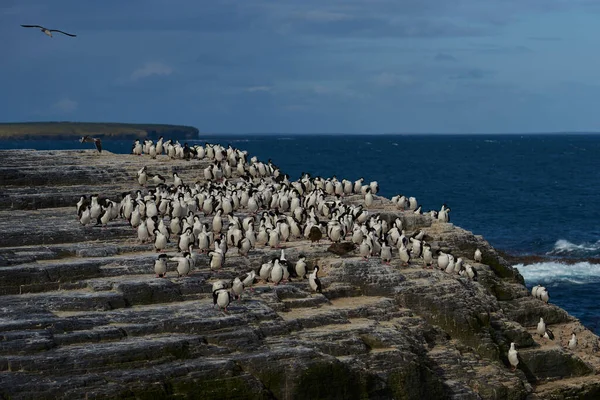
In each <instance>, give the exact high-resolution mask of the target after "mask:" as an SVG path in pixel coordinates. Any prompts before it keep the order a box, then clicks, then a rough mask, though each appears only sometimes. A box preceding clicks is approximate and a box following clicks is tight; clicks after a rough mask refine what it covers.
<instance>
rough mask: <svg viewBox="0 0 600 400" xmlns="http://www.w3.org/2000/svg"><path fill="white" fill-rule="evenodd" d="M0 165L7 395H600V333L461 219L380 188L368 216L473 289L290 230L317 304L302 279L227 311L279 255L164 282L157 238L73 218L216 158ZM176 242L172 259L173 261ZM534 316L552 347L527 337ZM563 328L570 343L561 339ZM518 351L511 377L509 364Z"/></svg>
mask: <svg viewBox="0 0 600 400" xmlns="http://www.w3.org/2000/svg"><path fill="white" fill-rule="evenodd" d="M0 157H1V159H2V160H3V162H2V165H1V166H0V187H1V192H0V230H1V232H2V235H1V236H0V296H1V297H0V309H1V310H2V313H1V314H0V354H2V357H1V358H0V370H1V371H2V374H0V396H2V397H3V398H11V399H21V398H31V399H51V398H52V399H54V398H65V399H74V398H88V399H92V398H165V399H170V398H173V399H174V398H199V399H221V398H229V399H317V398H319V399H341V398H344V399H346V398H347V399H367V398H369V399H392V398H394V399H413V398H415V399H416V398H419V399H421V398H427V399H447V398H457V399H458V398H459V399H479V398H484V399H566V398H572V399H575V398H589V399H593V398H598V397H600V379H599V378H598V376H597V374H598V371H599V368H600V357H599V355H600V353H599V344H598V337H597V336H596V335H594V334H593V333H592V332H590V331H589V330H587V329H586V328H585V327H584V326H583V325H581V323H580V322H579V321H578V320H577V319H575V318H573V317H572V316H570V315H569V314H568V313H567V312H566V311H564V310H562V309H560V308H559V307H556V306H554V305H552V299H550V304H546V303H544V302H542V301H541V300H538V299H535V298H533V297H532V296H531V295H530V294H529V293H528V291H527V289H526V288H525V286H524V285H523V279H522V277H521V276H520V274H519V273H518V271H516V270H515V269H513V268H511V267H510V263H509V262H508V261H507V260H506V259H505V258H504V257H503V255H501V254H500V253H499V252H497V251H496V250H495V249H493V248H492V247H491V246H490V245H489V244H488V243H487V242H486V241H485V239H484V238H482V237H481V236H477V235H473V234H472V233H471V232H468V231H465V230H463V229H461V228H459V227H456V226H454V225H452V224H449V223H444V222H439V221H437V220H433V219H432V218H431V217H430V216H427V215H415V214H414V213H413V212H412V211H403V210H399V209H398V207H397V206H396V204H394V203H393V202H392V201H390V200H389V199H385V198H383V197H379V196H374V199H375V200H374V203H373V204H372V206H370V207H369V209H368V211H369V213H370V214H379V215H381V218H382V219H384V220H388V221H393V220H395V219H396V218H399V219H400V220H402V223H403V226H404V228H405V229H406V231H407V232H408V233H413V232H416V231H417V230H419V229H421V230H423V231H424V232H425V235H426V237H427V241H428V243H430V244H431V245H432V249H434V250H435V249H442V250H444V251H447V252H451V253H452V254H454V255H455V256H456V257H462V258H463V259H464V260H466V261H468V262H469V263H470V264H471V265H473V266H474V267H475V268H476V270H477V272H478V277H479V279H478V280H477V281H472V280H469V279H468V278H466V277H463V276H458V275H452V274H447V273H445V272H443V271H440V270H437V269H424V268H423V262H422V260H420V259H415V260H411V262H410V263H409V265H408V266H403V265H402V262H401V261H400V259H398V257H397V256H394V257H393V259H392V261H391V264H390V265H386V264H384V263H382V262H381V260H380V259H379V258H378V257H372V258H370V259H369V260H368V261H363V260H362V259H361V257H360V255H359V254H358V250H355V251H352V252H349V253H347V254H344V255H337V254H334V253H332V252H331V251H328V249H329V247H330V245H331V242H330V241H329V240H326V239H325V238H324V239H323V240H321V241H320V243H316V244H314V245H313V244H311V242H310V241H309V240H307V239H304V238H296V239H293V240H291V241H290V242H287V243H285V244H283V246H284V247H285V254H286V256H287V258H288V260H290V261H292V262H295V261H296V260H297V259H298V257H299V255H300V254H301V253H302V254H305V255H306V256H307V262H308V263H309V264H310V265H314V264H315V263H319V265H320V266H321V271H320V274H319V276H320V279H321V282H322V285H323V292H322V294H321V293H314V292H313V291H312V290H311V289H310V287H309V285H308V282H307V280H300V279H296V280H292V281H291V282H288V283H286V284H279V285H273V284H271V283H257V284H255V286H254V289H255V290H254V292H249V291H246V292H245V293H244V294H243V296H242V300H241V301H235V302H233V303H232V304H231V306H230V309H229V312H228V313H224V312H222V311H220V310H218V309H217V308H215V307H214V306H213V299H212V293H211V292H212V289H211V287H212V284H213V283H214V282H215V281H216V280H232V279H233V278H235V277H239V276H243V275H244V274H245V273H247V272H248V271H250V270H251V269H255V270H258V269H259V268H260V266H261V264H262V263H264V262H266V261H267V260H268V259H270V258H271V257H274V256H278V255H279V254H280V250H279V249H272V248H270V247H268V246H257V247H256V248H255V249H252V250H250V252H249V255H248V257H247V258H246V257H243V256H240V255H239V254H238V252H237V249H235V248H230V249H229V251H228V252H227V254H226V255H227V257H226V260H225V264H224V266H223V268H221V269H217V270H212V269H210V268H209V266H208V262H209V261H208V257H207V256H206V255H204V254H198V253H195V254H194V258H195V266H194V268H193V270H192V273H191V274H190V276H188V277H181V278H178V277H176V274H173V273H171V274H169V276H168V277H167V278H166V279H162V278H156V277H155V275H154V260H155V259H156V253H155V252H154V250H153V246H152V244H151V243H150V244H148V243H145V244H142V243H139V242H138V241H137V235H136V232H135V230H132V228H131V226H129V224H128V223H127V221H124V220H122V219H117V220H114V221H110V222H109V223H108V224H107V226H106V227H93V226H81V224H80V223H79V221H78V219H77V215H76V212H75V204H76V203H77V201H78V200H79V197H80V196H81V195H82V194H86V195H89V194H92V193H99V194H100V195H101V196H103V197H108V198H111V199H113V200H118V199H119V196H120V194H121V193H123V192H132V193H133V191H135V190H138V189H140V190H142V191H144V192H145V191H146V190H147V189H145V188H142V187H141V186H140V185H139V184H138V182H137V180H136V172H137V171H138V170H139V169H140V168H141V167H142V166H144V165H147V166H148V169H149V170H151V171H152V172H153V173H155V174H156V173H158V174H161V175H163V176H165V177H166V178H167V183H168V184H170V183H171V182H172V178H171V176H172V172H173V171H177V173H178V174H179V176H180V177H181V178H182V179H183V181H184V182H186V183H190V184H192V183H194V182H196V181H200V182H204V181H205V178H204V176H203V169H204V168H206V167H207V166H209V165H211V164H212V163H213V161H212V160H209V159H206V158H204V159H202V160H196V159H194V160H189V161H186V160H179V159H170V158H169V157H167V156H159V157H158V158H157V159H156V160H151V159H150V158H149V157H148V156H134V155H117V154H111V153H109V152H103V153H102V154H98V153H96V152H95V151H92V150H85V151H33V150H8V151H0ZM233 174H234V177H233V178H232V180H233V181H236V180H238V179H239V178H238V176H237V174H236V172H235V170H234V173H233ZM269 179H270V178H267V180H269ZM343 202H344V203H347V204H355V205H358V204H364V198H363V196H361V195H350V196H345V197H344V199H343ZM235 214H236V215H239V216H240V217H245V216H246V215H248V211H247V210H244V209H239V210H237V211H235ZM200 215H201V216H202V213H200ZM201 218H202V220H203V221H204V222H208V223H210V221H212V216H210V215H209V216H206V217H204V216H202V217H201ZM226 229H227V224H226V223H225V226H224V231H226ZM345 241H348V239H345ZM175 246H176V244H173V243H171V244H170V246H169V247H168V248H167V253H169V254H170V255H175V254H177V253H178V252H177V250H176V249H175ZM476 248H480V249H481V250H482V252H483V259H482V261H481V262H480V263H478V262H475V261H474V260H473V253H474V250H475V249H476ZM540 317H543V318H544V320H545V321H546V323H547V324H548V326H549V327H550V328H551V329H552V330H553V332H554V335H555V337H556V338H555V340H554V341H549V340H546V339H543V338H540V337H539V335H537V334H536V333H535V330H536V324H537V322H538V320H539V318H540ZM571 332H576V333H577V337H578V341H579V343H578V346H577V348H576V349H574V350H570V349H568V348H567V347H566V342H567V340H568V339H569V337H570V335H571ZM511 342H514V343H516V344H517V348H518V350H519V356H520V363H519V365H518V369H517V370H516V371H511V368H510V364H509V362H508V358H507V352H508V348H509V347H510V343H511Z"/></svg>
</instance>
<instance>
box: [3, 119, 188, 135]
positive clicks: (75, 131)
mask: <svg viewBox="0 0 600 400" xmlns="http://www.w3.org/2000/svg"><path fill="white" fill-rule="evenodd" d="M85 135H91V136H96V137H110V136H113V137H115V136H127V137H136V138H144V137H147V136H160V135H163V136H168V135H185V136H190V137H191V136H197V135H198V129H196V128H194V127H192V126H183V125H159V124H121V123H101V122H100V123H88V122H24V123H0V139H33V138H40V137H44V138H73V137H81V136H85Z"/></svg>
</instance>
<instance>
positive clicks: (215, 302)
mask: <svg viewBox="0 0 600 400" xmlns="http://www.w3.org/2000/svg"><path fill="white" fill-rule="evenodd" d="M218 291H219V289H217V290H215V291H214V292H213V304H217V298H218V297H219V294H218V293H217V292H218Z"/></svg>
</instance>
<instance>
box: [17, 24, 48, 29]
mask: <svg viewBox="0 0 600 400" xmlns="http://www.w3.org/2000/svg"><path fill="white" fill-rule="evenodd" d="M21 26H22V27H23V28H40V29H46V28H44V27H43V26H39V25H21Z"/></svg>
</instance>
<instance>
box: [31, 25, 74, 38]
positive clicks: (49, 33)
mask: <svg viewBox="0 0 600 400" xmlns="http://www.w3.org/2000/svg"><path fill="white" fill-rule="evenodd" d="M21 26H22V27H23V28H40V30H41V31H42V32H44V33H45V34H46V35H48V36H50V37H52V32H59V33H62V34H63V35H67V36H71V37H76V36H77V35H73V34H71V33H67V32H63V31H59V30H58V29H48V28H44V27H43V26H40V25H21Z"/></svg>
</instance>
